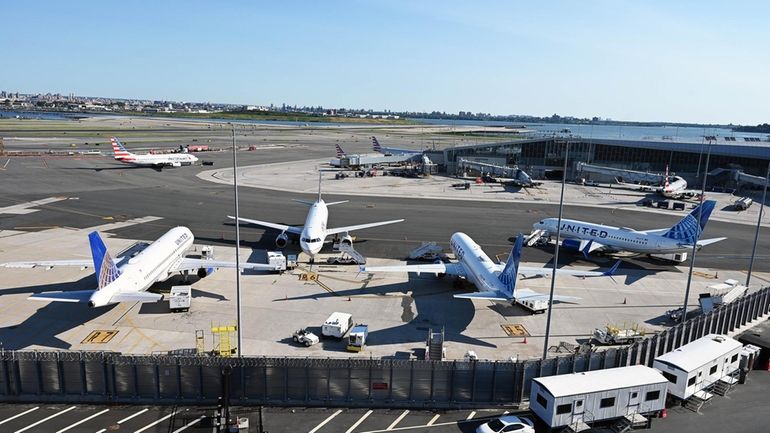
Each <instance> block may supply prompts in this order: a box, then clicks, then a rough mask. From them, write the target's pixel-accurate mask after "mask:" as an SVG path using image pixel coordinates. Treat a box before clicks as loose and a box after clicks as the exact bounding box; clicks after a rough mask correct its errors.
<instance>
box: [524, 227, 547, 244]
mask: <svg viewBox="0 0 770 433" xmlns="http://www.w3.org/2000/svg"><path fill="white" fill-rule="evenodd" d="M543 235H545V230H533V231H532V233H530V235H529V236H527V246H528V247H531V246H533V245H535V244H537V242H538V241H539V240H540V238H542V237H543Z"/></svg>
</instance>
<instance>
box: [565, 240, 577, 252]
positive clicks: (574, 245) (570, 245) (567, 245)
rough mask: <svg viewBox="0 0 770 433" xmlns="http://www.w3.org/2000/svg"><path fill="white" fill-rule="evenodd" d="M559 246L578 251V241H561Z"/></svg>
mask: <svg viewBox="0 0 770 433" xmlns="http://www.w3.org/2000/svg"><path fill="white" fill-rule="evenodd" d="M561 246H562V247H563V248H564V249H567V250H573V251H579V250H580V241H577V240H574V239H564V240H563V241H561Z"/></svg>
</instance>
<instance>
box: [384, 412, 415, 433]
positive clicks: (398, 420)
mask: <svg viewBox="0 0 770 433" xmlns="http://www.w3.org/2000/svg"><path fill="white" fill-rule="evenodd" d="M407 414H409V409H407V410H405V411H404V413H402V414H401V415H399V416H398V418H396V420H395V421H393V423H392V424H390V425H389V426H388V428H387V429H386V430H393V429H394V428H395V427H396V425H397V424H398V423H399V422H401V420H402V419H404V417H405V416H406V415H407Z"/></svg>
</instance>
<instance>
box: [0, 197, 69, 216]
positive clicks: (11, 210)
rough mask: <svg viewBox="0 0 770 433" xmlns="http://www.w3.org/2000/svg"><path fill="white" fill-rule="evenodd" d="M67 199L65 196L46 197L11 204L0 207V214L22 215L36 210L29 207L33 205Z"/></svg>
mask: <svg viewBox="0 0 770 433" xmlns="http://www.w3.org/2000/svg"><path fill="white" fill-rule="evenodd" d="M62 200H67V197H48V198H44V199H41V200H35V201H28V202H26V203H20V204H15V205H13V206H6V207H0V214H13V215H24V214H28V213H32V212H37V211H38V210H39V209H29V208H31V207H35V206H42V205H45V204H48V203H54V202H57V201H62Z"/></svg>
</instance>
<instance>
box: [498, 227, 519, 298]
mask: <svg viewBox="0 0 770 433" xmlns="http://www.w3.org/2000/svg"><path fill="white" fill-rule="evenodd" d="M523 245H524V235H523V234H521V233H519V236H518V237H517V238H516V243H515V244H513V249H512V250H511V254H510V255H509V256H508V261H507V262H506V263H505V268H503V272H500V275H498V277H497V279H499V280H500V282H501V283H503V286H505V292H503V293H504V294H505V296H506V297H507V298H508V299H511V298H513V291H514V290H516V279H517V278H518V276H519V261H520V260H521V248H522V246H523Z"/></svg>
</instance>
